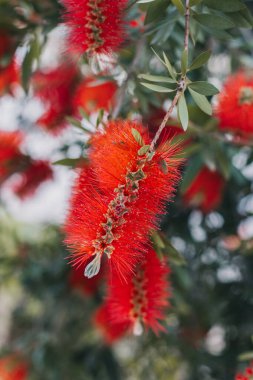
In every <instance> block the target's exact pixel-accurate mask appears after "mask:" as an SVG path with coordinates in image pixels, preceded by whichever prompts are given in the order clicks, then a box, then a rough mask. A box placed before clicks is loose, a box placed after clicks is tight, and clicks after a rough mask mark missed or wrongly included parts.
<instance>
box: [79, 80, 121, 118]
mask: <svg viewBox="0 0 253 380" xmlns="http://www.w3.org/2000/svg"><path fill="white" fill-rule="evenodd" d="M116 90H117V86H116V83H115V82H112V81H110V82H104V83H96V78H87V79H84V80H83V82H81V83H80V84H79V86H78V87H77V89H76V91H75V94H74V98H73V108H74V110H76V113H77V111H78V109H79V107H81V108H83V109H84V111H85V112H87V113H88V114H90V113H92V112H95V111H97V110H99V109H101V108H103V109H104V110H106V111H109V109H110V108H111V106H112V105H113V97H114V95H115V92H116Z"/></svg>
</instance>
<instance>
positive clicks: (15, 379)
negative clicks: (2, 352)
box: [0, 355, 28, 380]
mask: <svg viewBox="0 0 253 380" xmlns="http://www.w3.org/2000/svg"><path fill="white" fill-rule="evenodd" d="M27 378H28V368H27V364H26V363H24V362H22V361H21V360H20V359H19V358H18V357H17V356H16V355H8V356H5V357H3V358H1V359H0V379H1V380H25V379H27Z"/></svg>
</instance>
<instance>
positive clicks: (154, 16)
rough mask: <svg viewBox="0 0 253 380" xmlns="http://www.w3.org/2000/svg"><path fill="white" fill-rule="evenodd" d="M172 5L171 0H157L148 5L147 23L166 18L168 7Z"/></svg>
mask: <svg viewBox="0 0 253 380" xmlns="http://www.w3.org/2000/svg"><path fill="white" fill-rule="evenodd" d="M169 5H170V0H156V1H153V2H151V4H149V5H148V9H147V14H146V18H145V25H147V24H150V23H154V22H157V21H158V20H160V19H163V18H165V16H166V9H167V7H168V6H169Z"/></svg>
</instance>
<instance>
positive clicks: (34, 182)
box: [13, 160, 53, 199]
mask: <svg viewBox="0 0 253 380" xmlns="http://www.w3.org/2000/svg"><path fill="white" fill-rule="evenodd" d="M52 178H53V171H52V169H51V167H50V165H49V163H48V162H47V161H39V160H38V161H32V162H31V164H30V166H28V168H27V169H26V170H25V171H23V172H22V174H21V175H20V177H19V179H18V180H17V182H16V183H15V184H14V185H13V191H14V193H15V194H16V195H17V196H18V197H20V198H22V199H24V198H27V197H29V196H31V195H33V194H34V193H35V191H36V190H37V188H38V187H39V185H40V184H41V183H42V182H45V181H47V180H50V179H52Z"/></svg>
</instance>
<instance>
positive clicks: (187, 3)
mask: <svg viewBox="0 0 253 380" xmlns="http://www.w3.org/2000/svg"><path fill="white" fill-rule="evenodd" d="M189 33H190V0H186V1H185V33H184V49H185V50H186V51H187V52H188V50H189ZM185 87H186V77H185V75H182V76H181V78H180V80H179V82H178V89H177V92H176V95H175V97H174V99H173V100H172V103H171V105H170V108H169V109H168V111H167V113H166V115H165V116H164V119H163V121H162V123H161V125H160V127H159V128H158V131H157V132H156V134H155V137H154V138H153V140H152V142H151V144H150V148H149V152H153V150H154V148H155V145H156V143H157V141H158V140H159V137H160V136H161V133H162V131H163V129H164V128H165V127H166V124H167V121H168V120H169V118H170V116H171V114H172V112H173V110H174V108H175V107H176V105H177V103H178V100H179V98H180V96H181V94H183V93H184V91H185Z"/></svg>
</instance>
